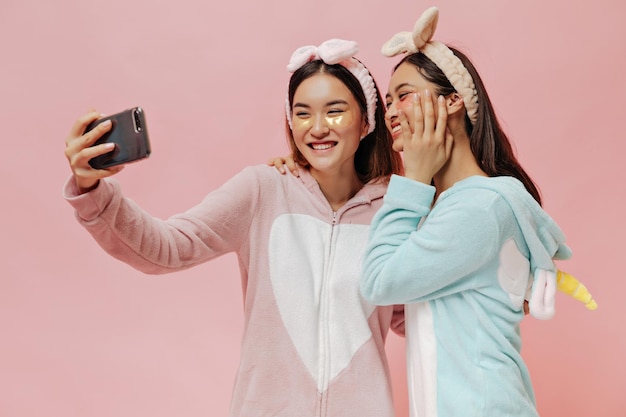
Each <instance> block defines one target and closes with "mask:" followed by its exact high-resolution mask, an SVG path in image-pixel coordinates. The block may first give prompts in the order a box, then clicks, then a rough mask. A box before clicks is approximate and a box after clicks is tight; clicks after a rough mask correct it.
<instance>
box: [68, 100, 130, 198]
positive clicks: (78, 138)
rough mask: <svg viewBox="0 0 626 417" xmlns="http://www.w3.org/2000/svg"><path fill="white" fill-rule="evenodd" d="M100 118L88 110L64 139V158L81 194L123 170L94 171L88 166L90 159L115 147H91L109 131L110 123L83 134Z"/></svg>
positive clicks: (92, 110)
mask: <svg viewBox="0 0 626 417" xmlns="http://www.w3.org/2000/svg"><path fill="white" fill-rule="evenodd" d="M100 117H102V115H101V114H100V113H98V112H96V111H95V110H94V109H91V110H89V112H88V113H87V114H85V115H83V116H82V117H80V118H79V119H78V120H77V121H76V122H75V123H74V126H72V129H71V130H70V133H69V135H68V136H67V138H66V139H65V157H66V158H67V161H68V162H69V164H70V168H71V169H72V173H73V174H74V178H75V181H76V185H77V186H78V189H79V191H80V192H81V193H86V192H87V191H89V190H91V189H93V188H95V187H96V186H97V185H98V182H99V181H100V179H101V178H106V177H110V176H111V175H114V174H117V173H118V172H120V171H121V170H122V169H123V168H124V166H123V165H118V166H115V167H111V168H107V169H94V168H92V167H91V165H89V160H90V159H91V158H93V157H95V156H98V155H102V154H105V153H107V152H110V151H112V150H113V148H114V147H115V144H112V143H105V144H101V145H97V146H93V147H92V146H91V145H93V144H94V143H95V142H96V141H97V140H98V139H99V138H100V137H101V136H102V135H104V134H105V133H106V132H108V131H109V130H110V129H111V122H110V121H106V122H103V123H100V124H99V125H98V126H96V127H95V128H94V129H92V130H91V131H89V132H87V133H85V128H86V127H87V125H89V123H91V122H93V121H94V120H97V119H99V118H100Z"/></svg>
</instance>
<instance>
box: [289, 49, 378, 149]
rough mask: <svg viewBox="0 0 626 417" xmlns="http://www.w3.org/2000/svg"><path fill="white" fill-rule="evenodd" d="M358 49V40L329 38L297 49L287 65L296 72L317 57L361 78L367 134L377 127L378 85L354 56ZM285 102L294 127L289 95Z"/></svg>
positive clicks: (291, 70)
mask: <svg viewBox="0 0 626 417" xmlns="http://www.w3.org/2000/svg"><path fill="white" fill-rule="evenodd" d="M358 50H359V46H358V45H357V43H356V42H354V41H345V40H342V39H329V40H327V41H326V42H324V43H322V44H321V45H320V46H313V45H309V46H303V47H300V48H298V49H296V51H295V52H294V53H293V54H292V55H291V59H290V60H289V64H288V65H287V71H289V72H296V71H297V70H298V69H299V68H301V67H302V66H303V65H304V64H306V63H308V62H311V61H314V60H316V59H321V60H322V61H323V62H324V63H326V64H328V65H334V64H339V65H342V66H343V67H345V68H346V69H347V70H348V71H350V72H351V73H352V75H354V76H355V77H356V79H357V80H359V84H361V88H362V89H363V94H365V101H366V104H367V124H368V130H367V134H368V135H369V134H370V133H372V132H373V131H374V128H375V127H376V101H377V100H378V98H377V95H376V87H375V86H374V79H373V78H372V76H371V75H370V73H369V71H368V70H367V68H365V66H364V65H363V64H362V63H361V62H359V60H357V59H356V58H354V57H353V56H354V55H355V54H356V53H357V51H358ZM285 104H286V110H287V121H288V122H289V127H290V128H293V127H292V125H291V103H289V97H287V101H286V103H285ZM361 139H362V138H361Z"/></svg>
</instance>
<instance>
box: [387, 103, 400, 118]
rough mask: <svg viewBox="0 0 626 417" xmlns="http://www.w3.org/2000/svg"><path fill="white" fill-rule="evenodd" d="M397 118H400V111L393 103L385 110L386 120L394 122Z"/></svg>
mask: <svg viewBox="0 0 626 417" xmlns="http://www.w3.org/2000/svg"><path fill="white" fill-rule="evenodd" d="M396 117H398V109H397V107H396V105H395V104H394V103H391V104H389V105H388V106H387V109H386V110H385V119H386V120H393V119H395V118H396Z"/></svg>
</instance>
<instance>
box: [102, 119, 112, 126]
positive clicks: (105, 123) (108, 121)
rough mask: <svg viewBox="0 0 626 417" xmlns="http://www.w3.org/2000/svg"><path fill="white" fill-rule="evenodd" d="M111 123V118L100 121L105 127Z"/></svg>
mask: <svg viewBox="0 0 626 417" xmlns="http://www.w3.org/2000/svg"><path fill="white" fill-rule="evenodd" d="M110 124H111V119H109V120H105V121H104V122H102V123H101V125H102V127H107V126H109V125H110Z"/></svg>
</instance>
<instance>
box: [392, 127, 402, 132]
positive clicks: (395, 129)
mask: <svg viewBox="0 0 626 417" xmlns="http://www.w3.org/2000/svg"><path fill="white" fill-rule="evenodd" d="M400 130H402V126H400V125H397V126H394V127H393V128H392V129H391V131H392V132H394V133H395V132H399V131H400Z"/></svg>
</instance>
